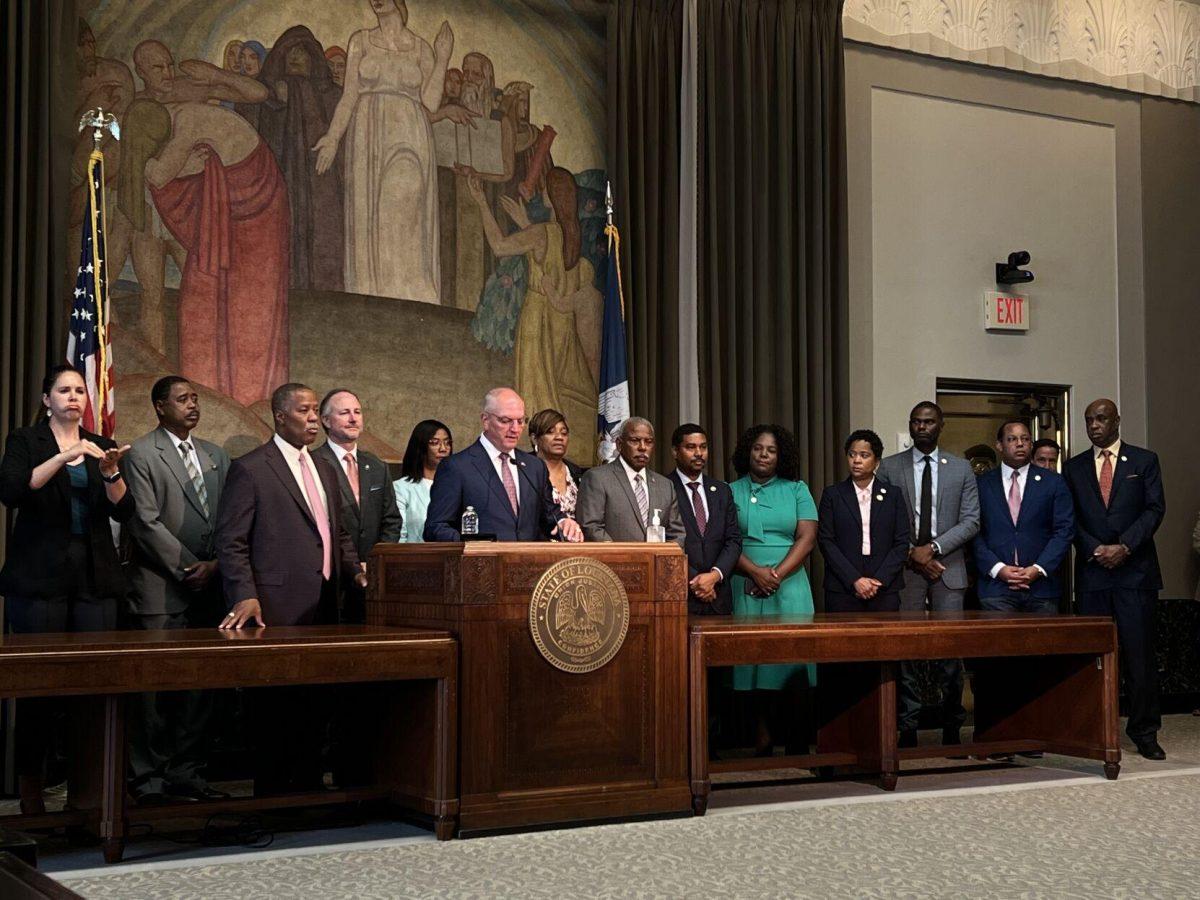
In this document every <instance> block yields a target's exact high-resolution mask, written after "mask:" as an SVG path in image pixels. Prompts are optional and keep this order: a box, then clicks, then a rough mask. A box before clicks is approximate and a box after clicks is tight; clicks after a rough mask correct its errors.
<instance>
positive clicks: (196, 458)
mask: <svg viewBox="0 0 1200 900" xmlns="http://www.w3.org/2000/svg"><path fill="white" fill-rule="evenodd" d="M163 431H166V432H167V437H169V438H170V439H171V443H172V444H174V445H175V452H176V453H178V454H179V458H180V459H182V458H183V456H184V454H183V453H181V452H180V450H179V445H180V444H182V443H183V441H181V440H180V439H179V438H178V437H177V436H176V435H175V434H173V433H172V432H171V431H168V430H167V429H166V428H164V429H163ZM187 444H188V447H190V448H191V449H190V450H188V452H187V458H188V459H190V460H191V461H192V465H193V466H195V467H196V471H197V472H199V473H200V474H201V476H203V475H204V470H203V469H202V468H200V457H199V456H197V455H196V442H195V441H194V440H192V438H191V436H190V435H189V436H188V438H187ZM183 468H184V470H185V471H186V470H187V466H186V465H185V466H184V467H183Z"/></svg>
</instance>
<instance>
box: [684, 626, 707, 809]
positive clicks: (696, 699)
mask: <svg viewBox="0 0 1200 900" xmlns="http://www.w3.org/2000/svg"><path fill="white" fill-rule="evenodd" d="M690 643H691V652H690V653H689V654H688V668H689V673H688V676H689V677H688V692H689V701H690V702H689V703H688V713H689V746H690V748H691V763H692V765H691V770H692V771H691V776H692V781H691V784H692V813H693V814H695V815H697V816H702V815H704V813H705V812H707V811H708V795H709V792H710V791H711V789H712V781H711V779H710V778H709V772H708V666H707V665H706V664H705V661H704V638H703V636H702V635H699V634H693V635H692V636H691V639H690Z"/></svg>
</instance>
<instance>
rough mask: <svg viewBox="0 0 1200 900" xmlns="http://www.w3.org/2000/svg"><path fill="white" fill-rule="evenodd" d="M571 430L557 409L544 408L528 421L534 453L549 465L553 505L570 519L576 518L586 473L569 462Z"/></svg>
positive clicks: (547, 466)
mask: <svg viewBox="0 0 1200 900" xmlns="http://www.w3.org/2000/svg"><path fill="white" fill-rule="evenodd" d="M570 440H571V429H570V426H568V425H567V417H566V416H564V415H563V414H562V413H560V412H559V411H558V410H557V409H543V410H542V411H541V412H539V413H537V414H535V415H534V417H533V418H532V419H530V420H529V442H530V444H532V445H533V452H534V454H535V455H536V456H537V457H538V459H540V460H542V462H544V463H545V464H546V471H547V472H548V473H549V474H550V486H551V488H553V490H554V502H555V503H557V504H558V506H559V509H561V510H562V511H563V512H564V513H566V514H567V515H568V516H572V517H574V515H575V502H576V500H577V499H578V498H579V479H580V478H582V477H583V473H584V472H586V471H587V470H586V469H584V468H583V467H581V466H577V465H575V463H573V462H571V461H570V460H569V459H567V446H568V444H569V443H570Z"/></svg>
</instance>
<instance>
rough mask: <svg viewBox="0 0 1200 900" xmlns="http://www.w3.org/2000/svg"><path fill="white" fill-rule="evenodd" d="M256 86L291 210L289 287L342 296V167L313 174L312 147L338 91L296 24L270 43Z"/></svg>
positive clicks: (313, 43) (312, 41) (315, 45)
mask: <svg viewBox="0 0 1200 900" xmlns="http://www.w3.org/2000/svg"><path fill="white" fill-rule="evenodd" d="M259 79H260V80H261V81H262V82H263V83H264V84H265V85H266V86H267V89H268V90H269V91H270V92H271V96H270V97H268V98H267V99H266V100H265V101H264V102H263V103H262V105H261V108H260V110H259V113H258V133H259V134H261V135H262V137H263V140H265V141H266V142H267V146H269V147H270V148H271V151H272V152H273V153H274V154H275V159H276V160H277V161H278V162H279V167H280V169H282V170H283V178H284V180H285V181H286V182H287V186H288V200H289V203H290V206H291V209H292V231H291V286H292V287H294V288H301V289H304V290H308V289H315V290H321V291H340V290H341V289H342V264H343V247H342V212H343V210H342V168H341V167H340V166H331V167H330V168H329V169H328V170H326V171H325V172H324V173H321V174H318V173H317V171H316V167H315V165H314V159H313V156H314V154H313V151H312V146H313V145H314V144H315V143H316V142H317V140H318V138H320V137H321V135H323V134H325V132H326V131H328V130H329V123H330V121H331V120H332V119H333V112H334V110H335V109H336V108H337V104H338V100H340V99H341V96H342V92H341V90H340V89H339V88H338V86H337V85H336V84H334V83H333V76H332V75H331V74H330V72H329V66H328V64H327V63H326V60H325V52H324V50H322V48H321V44H320V43H319V42H318V41H317V39H316V37H314V36H313V33H312V32H311V31H309V30H308V29H307V28H305V27H304V26H303V25H295V26H293V27H291V28H289V29H288V30H287V31H285V32H284V33H283V34H282V35H280V36H279V39H278V40H277V41H275V46H273V47H272V48H271V52H270V53H268V54H267V61H266V62H265V63H264V64H263V69H262V73H261V74H260V75H259Z"/></svg>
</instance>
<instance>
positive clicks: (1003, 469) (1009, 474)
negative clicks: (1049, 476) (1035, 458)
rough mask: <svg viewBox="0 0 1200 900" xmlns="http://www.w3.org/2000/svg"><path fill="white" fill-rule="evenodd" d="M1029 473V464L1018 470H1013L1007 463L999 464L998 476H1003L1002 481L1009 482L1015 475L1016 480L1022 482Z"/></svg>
mask: <svg viewBox="0 0 1200 900" xmlns="http://www.w3.org/2000/svg"><path fill="white" fill-rule="evenodd" d="M1028 473H1029V463H1025V465H1023V466H1021V468H1019V469H1014V468H1013V467H1012V466H1010V465H1009V464H1008V463H1004V462H1002V463H1000V474H1001V475H1003V476H1004V481H1011V480H1012V478H1013V476H1014V475H1015V476H1016V477H1017V479H1018V480H1023V479H1024V478H1025V476H1026V475H1027V474H1028Z"/></svg>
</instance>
